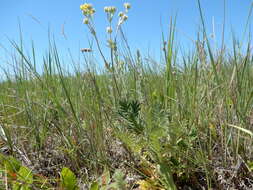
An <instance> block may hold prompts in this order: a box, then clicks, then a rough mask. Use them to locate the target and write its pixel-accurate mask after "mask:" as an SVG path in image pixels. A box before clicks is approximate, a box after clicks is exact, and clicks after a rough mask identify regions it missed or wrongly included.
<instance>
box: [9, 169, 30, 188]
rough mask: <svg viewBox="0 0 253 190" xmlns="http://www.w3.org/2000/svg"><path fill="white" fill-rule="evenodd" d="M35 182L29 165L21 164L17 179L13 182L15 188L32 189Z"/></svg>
mask: <svg viewBox="0 0 253 190" xmlns="http://www.w3.org/2000/svg"><path fill="white" fill-rule="evenodd" d="M32 183H33V173H32V170H30V169H29V168H27V167H24V166H21V168H20V169H19V171H18V177H17V181H15V182H14V183H13V190H30V189H31V188H30V185H31V184H32Z"/></svg>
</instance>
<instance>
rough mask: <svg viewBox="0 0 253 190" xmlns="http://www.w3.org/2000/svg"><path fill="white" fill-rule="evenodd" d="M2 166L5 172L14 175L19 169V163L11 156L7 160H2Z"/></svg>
mask: <svg viewBox="0 0 253 190" xmlns="http://www.w3.org/2000/svg"><path fill="white" fill-rule="evenodd" d="M4 159H5V160H4V165H5V167H6V169H7V171H9V172H12V173H16V172H18V171H19V168H20V167H21V162H20V161H18V160H17V159H15V158H14V157H12V156H8V157H7V158H4Z"/></svg>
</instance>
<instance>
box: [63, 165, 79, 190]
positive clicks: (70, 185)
mask: <svg viewBox="0 0 253 190" xmlns="http://www.w3.org/2000/svg"><path fill="white" fill-rule="evenodd" d="M61 187H62V188H63V189H66V190H76V189H77V179H76V176H75V174H74V173H73V172H72V171H71V170H70V169H68V168H66V167H64V168H63V169H62V171H61Z"/></svg>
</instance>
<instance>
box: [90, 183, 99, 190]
mask: <svg viewBox="0 0 253 190" xmlns="http://www.w3.org/2000/svg"><path fill="white" fill-rule="evenodd" d="M90 190H99V185H98V182H93V183H92V184H91V186H90Z"/></svg>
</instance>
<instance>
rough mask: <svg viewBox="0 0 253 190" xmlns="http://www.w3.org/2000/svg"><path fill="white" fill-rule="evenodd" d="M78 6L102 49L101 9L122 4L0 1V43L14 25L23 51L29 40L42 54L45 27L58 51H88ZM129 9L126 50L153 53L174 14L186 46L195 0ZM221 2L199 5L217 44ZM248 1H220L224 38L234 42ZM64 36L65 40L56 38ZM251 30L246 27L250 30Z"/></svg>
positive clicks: (150, 1) (138, 0) (150, 2)
mask: <svg viewBox="0 0 253 190" xmlns="http://www.w3.org/2000/svg"><path fill="white" fill-rule="evenodd" d="M84 2H89V3H92V4H93V6H94V7H95V9H96V14H95V17H94V20H95V24H96V28H97V32H98V35H99V38H100V39H101V41H102V42H103V43H104V44H105V41H104V40H105V38H106V32H105V28H106V26H107V22H106V17H105V13H104V11H103V7H104V6H108V5H114V6H116V7H117V8H118V10H123V6H122V5H123V3H124V2H125V1H122V0H89V1H83V0H1V2H0V28H1V30H0V44H1V45H3V46H5V47H9V42H8V40H7V37H8V38H9V39H13V40H18V39H19V27H18V23H19V22H20V24H21V28H22V33H23V37H24V41H25V44H26V46H28V47H29V44H30V41H31V40H34V42H35V47H37V49H39V50H42V51H45V50H46V49H47V42H48V35H47V34H48V28H50V31H51V32H52V33H53V34H54V36H55V39H56V43H57V45H58V46H59V47H60V49H62V50H63V51H64V49H66V48H70V49H71V51H72V52H73V53H74V54H75V52H79V49H80V48H85V47H87V46H88V42H87V38H88V37H89V35H88V32H87V29H86V27H85V25H83V24H82V19H83V16H82V14H81V11H80V9H79V6H80V4H82V3H84ZM128 2H130V3H131V5H132V8H131V10H130V11H129V15H128V16H129V20H128V21H127V23H125V24H124V31H125V33H126V36H127V38H128V40H129V42H130V45H131V46H132V47H133V48H134V49H136V48H139V49H141V50H142V51H144V52H147V51H150V52H151V54H152V52H153V53H154V54H156V53H157V52H158V50H159V47H160V44H161V31H162V28H161V25H162V27H163V30H164V32H165V33H166V32H167V30H168V26H169V19H170V17H171V16H175V15H176V14H177V32H178V34H177V38H178V41H179V42H180V43H181V44H183V45H184V46H186V47H187V46H191V41H190V40H189V38H192V39H196V32H197V31H198V27H199V25H200V17H199V11H198V6H197V0H159V1H158V0H157V1H154V0H129V1H128ZM223 2H224V1H223V0H201V4H202V7H203V11H204V15H205V20H206V25H207V28H208V29H209V32H208V33H211V30H212V19H214V24H215V25H214V26H215V31H216V35H217V39H219V36H221V28H222V23H223ZM251 3H252V0H226V31H227V32H226V39H227V41H228V39H229V37H230V36H231V28H233V30H234V31H235V33H236V34H237V36H238V37H241V36H242V32H243V29H244V26H245V23H246V20H247V16H248V13H249V9H250V5H251ZM63 26H64V33H65V35H66V36H67V39H65V38H64V37H63V35H62V30H63ZM251 28H252V27H251ZM1 52H3V51H1V50H0V58H1V56H3V53H1Z"/></svg>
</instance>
